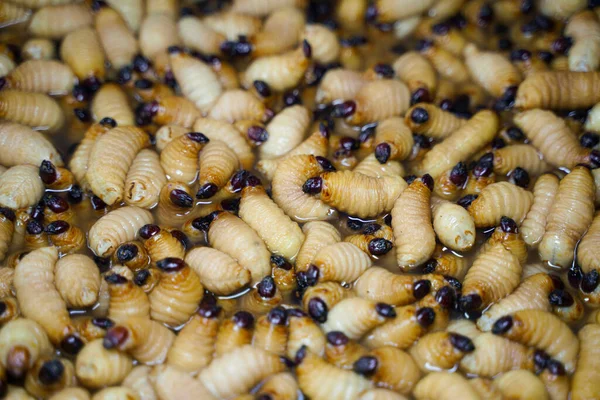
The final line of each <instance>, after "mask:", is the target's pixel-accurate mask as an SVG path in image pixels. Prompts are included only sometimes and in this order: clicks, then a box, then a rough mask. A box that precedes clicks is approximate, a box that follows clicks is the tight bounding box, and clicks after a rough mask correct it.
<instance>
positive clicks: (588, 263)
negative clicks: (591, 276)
mask: <svg viewBox="0 0 600 400" xmlns="http://www.w3.org/2000/svg"><path fill="white" fill-rule="evenodd" d="M599 241H600V217H599V216H598V214H596V215H595V217H594V219H593V221H592V223H591V225H590V227H589V228H588V230H587V232H586V233H585V235H584V236H583V238H582V239H581V242H579V246H577V262H578V264H579V265H580V266H581V269H582V270H583V272H584V273H588V272H590V271H592V270H600V259H599V258H598V256H597V254H596V251H595V249H597V248H598V243H599Z"/></svg>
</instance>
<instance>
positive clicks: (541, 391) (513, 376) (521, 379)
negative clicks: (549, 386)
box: [494, 370, 549, 400]
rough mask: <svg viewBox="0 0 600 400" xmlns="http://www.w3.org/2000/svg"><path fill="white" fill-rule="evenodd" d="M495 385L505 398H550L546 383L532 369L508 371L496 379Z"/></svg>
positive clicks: (542, 399)
mask: <svg viewBox="0 0 600 400" xmlns="http://www.w3.org/2000/svg"><path fill="white" fill-rule="evenodd" d="M494 386H496V387H497V388H498V389H499V390H500V392H501V393H502V395H503V396H504V397H505V398H519V399H540V400H548V399H549V396H548V392H547V391H546V387H545V386H544V383H543V382H542V381H541V380H540V378H538V377H537V376H535V375H534V374H533V372H531V371H526V370H519V371H510V372H506V373H504V374H502V375H500V376H498V377H496V378H495V379H494Z"/></svg>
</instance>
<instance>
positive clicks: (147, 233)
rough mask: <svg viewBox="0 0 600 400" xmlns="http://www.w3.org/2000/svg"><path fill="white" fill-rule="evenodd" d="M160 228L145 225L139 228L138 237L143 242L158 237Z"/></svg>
mask: <svg viewBox="0 0 600 400" xmlns="http://www.w3.org/2000/svg"><path fill="white" fill-rule="evenodd" d="M159 232H160V226H158V225H154V224H146V225H144V226H142V227H141V228H140V230H139V231H138V235H140V237H141V238H142V239H144V240H148V239H150V238H151V237H152V236H155V235H158V233H159Z"/></svg>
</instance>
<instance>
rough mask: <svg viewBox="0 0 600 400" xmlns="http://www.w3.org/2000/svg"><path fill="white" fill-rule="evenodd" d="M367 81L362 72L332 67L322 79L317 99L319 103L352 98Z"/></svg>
mask: <svg viewBox="0 0 600 400" xmlns="http://www.w3.org/2000/svg"><path fill="white" fill-rule="evenodd" d="M367 82H368V80H367V79H366V78H365V77H364V76H363V75H362V74H361V73H360V72H356V71H352V70H347V69H332V70H329V71H327V73H326V74H325V76H324V77H323V79H322V80H321V83H320V84H319V89H318V90H317V94H316V97H315V99H316V101H318V102H319V103H331V102H333V101H334V100H338V101H347V100H352V99H354V98H355V97H356V94H357V93H358V91H359V90H360V89H361V88H362V87H363V86H364V85H365V84H366V83H367Z"/></svg>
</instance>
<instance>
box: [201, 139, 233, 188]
mask: <svg viewBox="0 0 600 400" xmlns="http://www.w3.org/2000/svg"><path fill="white" fill-rule="evenodd" d="M199 167H200V175H199V177H198V183H199V185H200V189H199V191H198V194H197V197H200V198H203V199H205V198H210V197H212V196H214V195H215V194H216V193H217V192H218V190H219V189H221V188H222V187H223V186H225V185H226V184H227V181H228V180H229V178H230V177H231V176H232V175H233V174H234V172H235V171H236V170H238V168H239V167H240V161H239V159H238V156H237V154H236V153H235V151H233V150H232V149H231V148H230V147H229V146H228V145H227V143H225V142H224V141H222V140H216V139H213V140H211V141H210V142H209V143H208V144H207V145H206V146H205V147H204V148H203V149H202V152H201V153H200V159H199Z"/></svg>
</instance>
